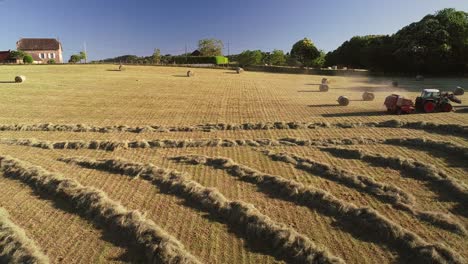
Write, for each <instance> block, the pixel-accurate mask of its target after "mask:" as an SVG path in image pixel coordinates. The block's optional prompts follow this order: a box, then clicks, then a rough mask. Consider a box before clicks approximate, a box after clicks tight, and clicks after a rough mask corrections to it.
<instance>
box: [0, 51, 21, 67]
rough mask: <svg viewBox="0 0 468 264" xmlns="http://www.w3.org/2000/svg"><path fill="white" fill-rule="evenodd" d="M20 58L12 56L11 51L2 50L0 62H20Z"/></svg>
mask: <svg viewBox="0 0 468 264" xmlns="http://www.w3.org/2000/svg"><path fill="white" fill-rule="evenodd" d="M19 62H20V60H17V59H14V58H12V57H11V51H9V50H8V51H0V63H2V64H3V63H19Z"/></svg>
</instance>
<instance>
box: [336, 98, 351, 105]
mask: <svg viewBox="0 0 468 264" xmlns="http://www.w3.org/2000/svg"><path fill="white" fill-rule="evenodd" d="M338 103H339V104H340V105H341V106H347V105H349V99H348V97H346V96H343V95H342V96H340V97H338Z"/></svg>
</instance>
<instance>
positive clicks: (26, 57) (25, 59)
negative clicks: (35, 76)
mask: <svg viewBox="0 0 468 264" xmlns="http://www.w3.org/2000/svg"><path fill="white" fill-rule="evenodd" d="M23 62H24V63H27V64H31V63H33V62H34V60H33V57H32V56H31V55H29V54H26V55H24V57H23Z"/></svg>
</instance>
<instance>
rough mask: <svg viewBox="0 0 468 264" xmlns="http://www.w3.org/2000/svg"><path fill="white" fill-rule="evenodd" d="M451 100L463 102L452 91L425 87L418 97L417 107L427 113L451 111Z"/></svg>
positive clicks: (458, 102)
mask: <svg viewBox="0 0 468 264" xmlns="http://www.w3.org/2000/svg"><path fill="white" fill-rule="evenodd" d="M450 102H454V103H457V104H461V100H460V99H458V98H457V97H455V95H454V94H453V93H451V92H440V91H439V90H437V89H424V90H423V91H422V93H421V96H419V97H417V98H416V109H418V110H419V111H422V112H425V113H433V112H435V111H439V112H451V111H452V109H453V107H452V104H451V103H450Z"/></svg>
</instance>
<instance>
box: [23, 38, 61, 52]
mask: <svg viewBox="0 0 468 264" xmlns="http://www.w3.org/2000/svg"><path fill="white" fill-rule="evenodd" d="M16 47H17V49H19V50H24V51H27V50H59V49H60V42H59V41H58V40H56V39H46V38H23V39H20V40H19V41H18V42H16Z"/></svg>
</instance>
